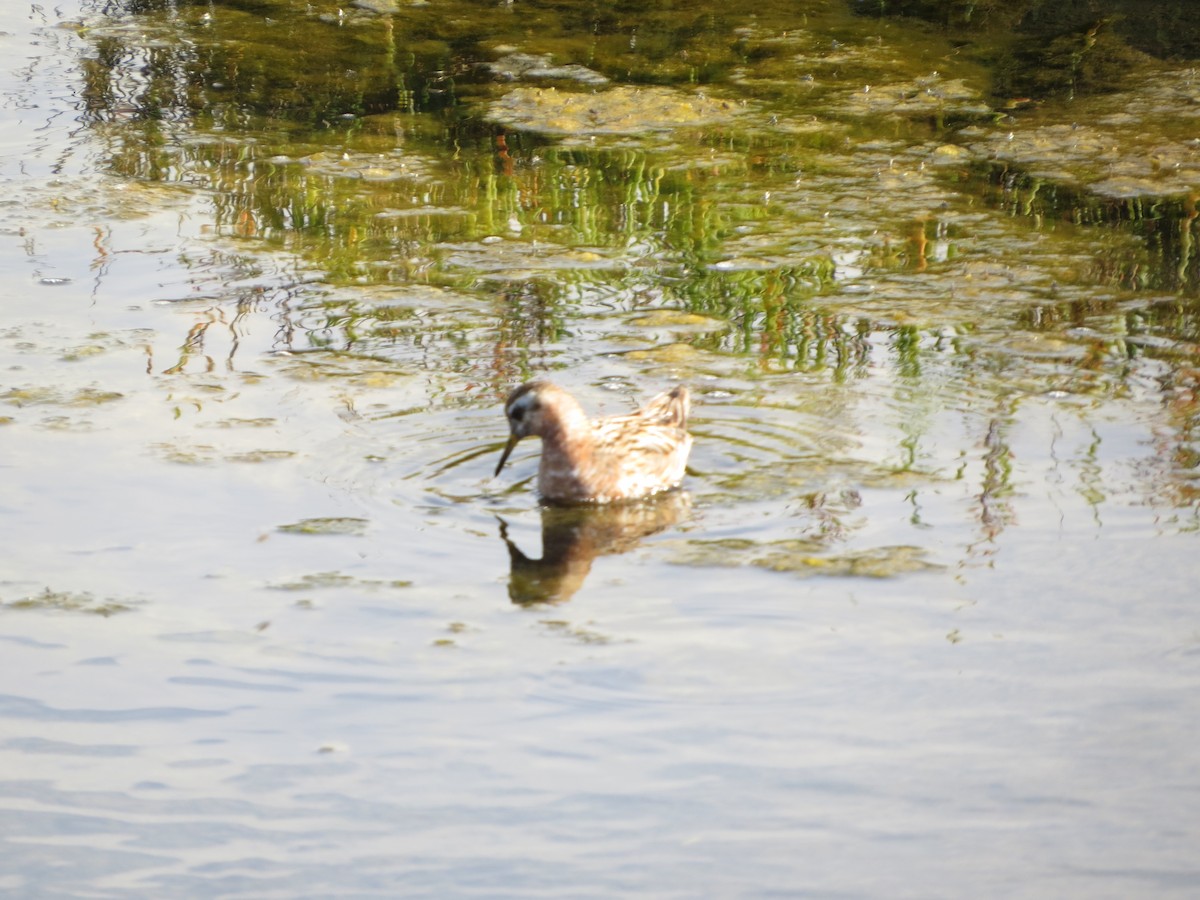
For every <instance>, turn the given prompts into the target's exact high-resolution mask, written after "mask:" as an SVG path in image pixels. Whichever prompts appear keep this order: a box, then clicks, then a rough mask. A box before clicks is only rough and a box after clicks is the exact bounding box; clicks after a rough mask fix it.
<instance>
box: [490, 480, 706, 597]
mask: <svg viewBox="0 0 1200 900" xmlns="http://www.w3.org/2000/svg"><path fill="white" fill-rule="evenodd" d="M691 506H692V503H691V498H690V497H689V496H688V494H687V493H686V492H684V491H671V492H669V493H666V494H661V495H659V496H657V497H653V498H651V499H648V500H642V501H640V502H637V503H616V504H608V505H604V506H544V507H542V557H541V559H530V558H529V557H528V556H526V555H525V554H524V553H522V552H521V550H520V548H519V547H517V545H516V544H514V543H513V542H512V540H510V539H509V537H508V523H507V522H505V521H504V520H503V519H500V537H501V539H502V540H503V541H504V544H505V546H507V547H508V558H509V562H510V564H511V570H510V573H509V576H508V596H509V597H510V598H511V599H512V601H513V603H520V604H533V603H562V602H563V601H565V600H569V599H570V598H571V596H572V595H574V594H575V592H576V591H578V590H579V589H580V588H581V587H583V582H584V581H585V580H586V579H587V576H588V572H590V571H591V569H592V560H594V559H595V558H596V557H597V556H603V555H605V554H615V553H624V552H626V551H628V550H632V549H633V548H634V547H635V546H637V544H638V542H639V541H640V540H641V539H642V538H644V537H647V536H648V535H651V534H654V533H655V532H659V531H663V530H664V529H667V528H670V527H671V526H672V525H674V524H675V523H677V522H679V521H681V520H682V519H683V518H684V517H685V516H686V515H687V514H688V511H689V510H690V509H691ZM497 518H499V517H497Z"/></svg>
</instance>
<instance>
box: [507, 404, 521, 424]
mask: <svg viewBox="0 0 1200 900" xmlns="http://www.w3.org/2000/svg"><path fill="white" fill-rule="evenodd" d="M509 415H510V416H512V419H513V421H514V422H520V421H521V420H522V419H523V418H525V407H523V406H518V407H515V408H514V409H513V411H512V412H510V413H509Z"/></svg>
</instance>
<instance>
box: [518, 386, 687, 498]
mask: <svg viewBox="0 0 1200 900" xmlns="http://www.w3.org/2000/svg"><path fill="white" fill-rule="evenodd" d="M689 407H690V398H689V395H688V389H687V388H686V387H684V386H683V385H678V386H677V387H675V388H673V389H671V390H670V391H667V392H666V393H664V394H659V395H658V396H657V397H655V398H654V399H653V400H651V401H650V402H649V403H647V404H646V405H645V406H643V407H642V408H641V409H639V410H638V411H637V412H635V413H631V414H630V415H626V416H608V417H606V418H603V419H594V420H590V419H588V417H587V415H586V414H585V413H584V411H583V408H582V407H581V406H580V405H579V403H578V402H577V401H576V400H575V398H574V397H572V396H571V395H570V394H568V393H567V392H566V391H565V390H563V389H562V388H560V387H559V386H558V385H556V384H552V383H551V382H549V381H531V382H529V383H528V384H523V385H521V386H520V387H519V388H517V389H516V390H514V391H513V392H512V393H511V394H510V395H509V397H508V401H507V402H506V403H505V404H504V414H505V415H506V416H507V417H508V424H509V428H510V430H511V433H510V435H509V438H508V445H507V446H506V447H505V448H504V453H503V455H502V456H501V457H500V464H499V465H498V466H496V474H497V475H499V474H500V470H501V469H502V468H504V463H505V461H506V460H507V459H508V455H509V454H510V453H511V452H512V449H513V447H515V446H516V445H517V442H518V441H520V440H521V438H524V437H529V436H531V435H532V436H536V437H540V438H541V439H542V459H541V463H540V464H539V465H538V492H539V493H540V494H541V495H542V497H543V498H544V499H545V500H549V501H551V502H553V503H612V502H614V501H618V500H637V499H639V498H642V497H648V496H650V495H651V494H657V493H658V492H660V491H666V490H670V489H671V488H673V487H677V486H678V485H679V483H680V482H681V481H682V480H683V473H684V468H685V467H686V465H687V457H688V451H690V450H691V447H692V436H691V435H690V434H688V433H687V417H688V409H689Z"/></svg>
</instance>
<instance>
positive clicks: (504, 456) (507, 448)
mask: <svg viewBox="0 0 1200 900" xmlns="http://www.w3.org/2000/svg"><path fill="white" fill-rule="evenodd" d="M519 440H521V439H520V438H519V437H517V436H516V435H515V434H510V435H509V436H508V443H507V444H505V445H504V452H503V453H501V454H500V463H499V465H497V466H496V475H499V474H500V470H501V469H503V468H504V464H505V463H506V462H508V454H510V453H512V451H513V447H515V446H517V441H519ZM492 477H493V478H495V477H496V476H495V475H493V476H492Z"/></svg>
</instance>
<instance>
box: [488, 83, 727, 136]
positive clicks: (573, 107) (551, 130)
mask: <svg viewBox="0 0 1200 900" xmlns="http://www.w3.org/2000/svg"><path fill="white" fill-rule="evenodd" d="M740 111H741V107H740V106H739V105H738V104H735V103H733V102H730V101H728V100H718V99H713V98H711V97H707V96H705V95H704V94H701V93H698V92H688V91H682V90H675V89H673V88H665V87H631V86H620V87H614V88H610V89H609V90H605V91H597V92H595V93H581V92H575V91H558V90H555V89H554V88H533V87H519V88H516V89H515V90H512V91H509V92H508V93H507V94H505V95H504V96H503V97H501V98H500V99H499V100H496V101H495V102H493V103H492V104H491V106H490V107H489V109H488V111H487V118H488V119H490V120H491V121H493V122H497V123H499V124H501V125H508V126H510V127H513V128H520V129H525V130H528V131H538V132H541V133H543V134H559V135H580V134H583V135H589V134H637V133H640V132H644V131H648V130H668V129H672V128H680V127H686V126H690V125H707V124H712V123H715V122H721V121H725V120H728V119H732V118H733V117H734V116H736V115H737V114H738V113H739V112H740Z"/></svg>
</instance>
